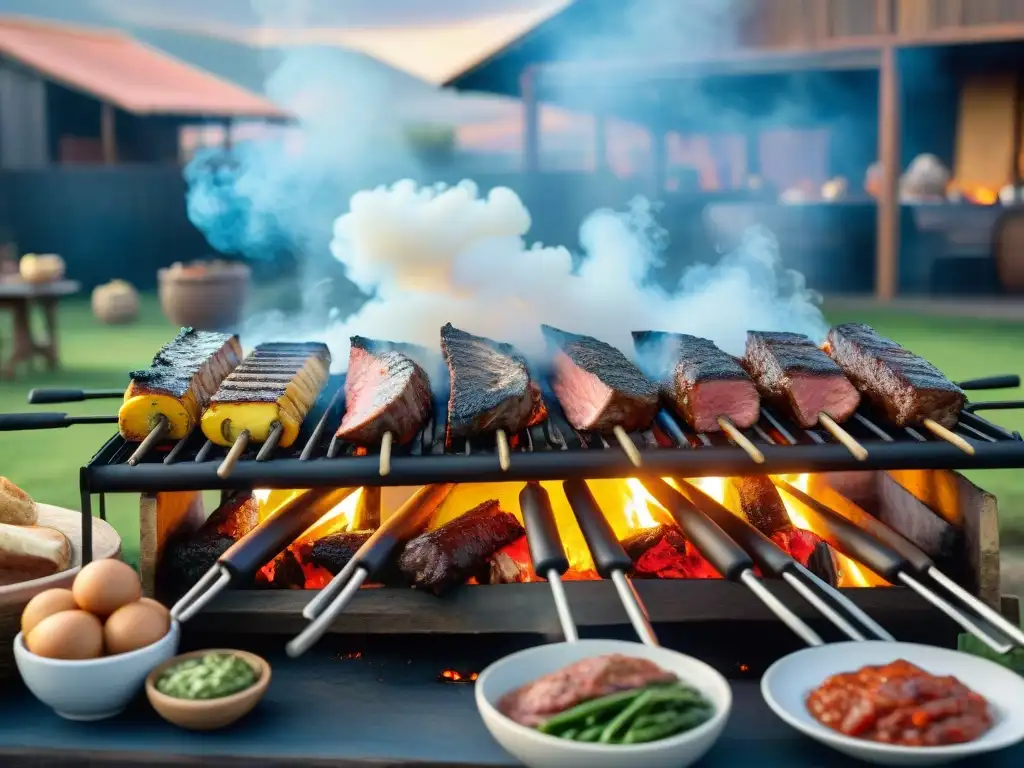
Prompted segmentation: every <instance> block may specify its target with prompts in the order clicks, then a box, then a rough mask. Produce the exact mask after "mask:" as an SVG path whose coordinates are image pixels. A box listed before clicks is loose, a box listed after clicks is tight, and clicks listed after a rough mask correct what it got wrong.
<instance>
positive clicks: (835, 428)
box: [818, 413, 868, 461]
mask: <svg viewBox="0 0 1024 768" xmlns="http://www.w3.org/2000/svg"><path fill="white" fill-rule="evenodd" d="M818 423H819V424H821V426H823V427H824V428H825V431H826V432H828V433H829V434H830V435H832V437H834V438H835V439H836V442H838V443H839V444H840V445H842V446H843V447H844V448H845V449H846V450H848V451H849V452H850V453H851V454H853V458H855V459H856V460H857V461H867V458H868V450H867V448H865V447H864V446H863V445H861V444H860V443H858V442H857V441H856V440H855V439H854V437H853V435H851V434H850V433H849V432H847V431H846V430H845V429H843V428H842V427H841V426H839V424H838V423H837V422H836V420H835V419H833V418H832V417H831V416H829V415H828V414H827V413H819V414H818Z"/></svg>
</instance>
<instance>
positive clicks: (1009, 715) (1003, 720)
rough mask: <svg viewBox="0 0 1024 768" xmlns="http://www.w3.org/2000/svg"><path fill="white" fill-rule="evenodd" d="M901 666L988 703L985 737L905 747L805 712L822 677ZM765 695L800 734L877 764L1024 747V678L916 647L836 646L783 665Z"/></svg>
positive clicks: (938, 761) (764, 683)
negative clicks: (950, 680)
mask: <svg viewBox="0 0 1024 768" xmlns="http://www.w3.org/2000/svg"><path fill="white" fill-rule="evenodd" d="M898 659H905V660H906V661H909V662H911V663H912V664H916V665H917V666H919V667H921V668H922V669H924V670H926V671H927V672H931V673H932V674H935V675H952V676H953V677H956V678H958V679H959V680H960V682H962V683H963V684H964V685H966V686H967V687H968V688H970V689H972V690H973V691H975V692H977V693H980V694H981V695H982V696H984V697H985V698H986V699H987V700H988V703H989V706H990V707H991V709H992V714H993V718H994V720H995V722H994V724H993V726H992V728H991V729H990V730H989V731H988V732H987V733H985V734H984V735H983V736H981V738H979V739H977V740H976V741H972V742H969V743H966V744H953V745H950V746H943V747H903V746H892V745H889V744H881V743H878V742H874V741H868V740H866V739H856V738H853V737H850V736H844V735H843V734H841V733H838V732H837V731H833V730H832V729H831V728H827V727H825V726H824V725H822V724H821V723H819V722H818V721H817V720H815V719H814V717H812V716H811V713H810V712H808V711H807V707H806V705H805V701H806V699H807V695H808V694H809V693H810V692H811V691H813V690H814V689H815V688H817V687H818V686H819V685H821V683H822V682H824V680H825V678H827V677H829V676H831V675H835V674H839V673H842V672H854V671H856V670H858V669H860V668H861V667H865V666H869V665H870V666H878V665H881V664H888V663H890V662H892V661H896V660H898ZM761 693H762V694H763V695H764V699H765V701H766V702H768V706H769V707H771V708H772V710H774V712H775V714H777V715H778V716H779V717H781V718H782V719H783V720H785V721H786V722H787V723H789V724H790V725H791V726H793V727H794V728H796V729H797V730H798V731H801V732H802V733H804V734H806V735H807V736H810V737H811V738H812V739H816V740H817V741H820V742H821V743H823V744H827V745H828V746H830V747H832V748H833V749H836V750H838V751H840V752H843V753H844V754H847V755H850V756H852V757H855V758H858V759H860V760H864V761H866V762H869V763H875V764H877V765H942V764H944V763H949V762H952V761H954V760H961V759H963V758H965V757H971V756H974V755H981V754H984V753H985V752H992V751H994V750H997V749H1002V748H1004V747H1008V746H1011V745H1012V744H1016V743H1017V742H1019V741H1021V740H1024V678H1022V677H1021V676H1019V675H1017V674H1016V673H1014V672H1012V671H1010V670H1008V669H1006V668H1004V667H1001V666H999V665H998V664H995V663H993V662H991V661H987V660H986V659H982V658H978V657H977V656H971V655H969V654H966V653H960V652H959V651H951V650H947V649H945V648H935V647H932V646H930V645H916V644H914V643H889V642H864V643H831V644H828V645H821V646H817V647H814V648H805V649H804V650H802V651H797V652H796V653H792V654H790V655H789V656H786V657H784V658H782V659H779V660H778V661H777V662H775V663H774V664H772V666H771V667H769V669H768V671H767V672H765V674H764V677H762V678H761Z"/></svg>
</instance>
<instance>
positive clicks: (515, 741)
mask: <svg viewBox="0 0 1024 768" xmlns="http://www.w3.org/2000/svg"><path fill="white" fill-rule="evenodd" d="M608 653H621V654H623V655H624V656H635V657H637V658H641V659H649V660H651V661H653V662H654V663H655V664H657V665H658V666H660V667H661V668H662V669H666V670H668V671H669V672H673V673H675V674H676V675H678V676H679V678H680V680H682V681H683V682H685V683H688V684H690V685H692V686H693V687H694V688H696V689H697V690H698V691H700V692H701V693H702V694H703V695H704V697H705V698H706V699H707V700H708V701H709V702H711V704H713V705H714V708H715V714H714V716H713V717H712V718H711V719H710V720H708V721H707V722H706V723H704V724H703V725H700V726H698V727H697V728H694V729H693V730H692V731H686V732H685V733H680V734H678V735H676V736H672V737H670V738H667V739H663V740H661V741H654V742H650V743H648V744H628V745H614V744H592V743H581V742H578V741H567V740H566V739H559V738H556V737H555V736H548V735H547V734H545V733H541V732H540V731H538V730H536V729H534V728H527V727H526V726H524V725H520V724H519V723H517V722H515V721H514V720H511V719H509V718H507V717H505V715H503V714H502V713H501V712H499V711H498V708H497V704H498V701H499V700H500V699H501V697H502V696H504V695H505V694H506V693H509V692H510V691H513V690H515V689H516V688H519V687H520V686H522V685H525V684H526V683H529V682H532V681H534V680H536V679H537V678H539V677H542V676H543V675H547V674H549V673H551V672H555V671H557V670H559V669H561V668H562V667H566V666H568V665H569V664H572V663H573V662H576V661H580V660H581V659H585V658H589V657H592V656H603V655H605V654H608ZM475 692H476V705H477V708H478V709H479V710H480V715H481V717H483V720H484V724H485V725H486V726H487V730H488V731H490V732H491V735H492V736H493V737H494V738H495V740H497V742H498V743H499V744H501V746H503V747H504V748H505V750H506V751H507V752H509V753H510V754H511V755H513V756H514V757H516V758H518V759H519V760H520V761H521V762H522V763H523V764H524V765H527V766H529V768H623V766H627V765H637V766H643V768H686V766H688V765H691V764H693V763H695V762H697V761H698V760H699V759H700V758H701V757H703V756H704V754H705V753H706V752H707V751H708V750H709V749H711V746H712V745H713V744H714V743H715V741H716V740H717V739H718V737H719V736H720V735H721V733H722V729H723V728H724V727H725V723H726V720H727V719H728V718H729V711H730V709H731V708H732V691H731V690H730V689H729V683H727V682H726V680H725V678H724V677H722V676H721V675H720V674H719V673H718V672H716V671H715V670H714V669H712V668H711V667H709V666H708V665H707V664H705V663H704V662H702V661H698V660H697V659H693V658H690V657H689V656H684V655H682V654H681V653H676V652H675V651H670V650H668V649H666V648H650V647H648V646H646V645H641V644H639V643H628V642H623V641H620V640H580V641H578V642H575V643H553V644H551V645H541V646H537V647H536V648H529V649H527V650H525V651H520V652H519V653H513V654H512V655H511V656H506V657H505V658H503V659H500V660H499V661H496V662H495V663H493V664H491V665H490V666H489V667H487V669H485V670H484V671H483V672H482V673H481V674H480V677H479V678H478V679H477V681H476V686H475Z"/></svg>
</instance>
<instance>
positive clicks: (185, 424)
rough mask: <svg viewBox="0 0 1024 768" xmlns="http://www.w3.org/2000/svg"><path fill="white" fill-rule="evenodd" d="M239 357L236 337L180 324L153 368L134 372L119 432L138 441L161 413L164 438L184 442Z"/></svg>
mask: <svg viewBox="0 0 1024 768" xmlns="http://www.w3.org/2000/svg"><path fill="white" fill-rule="evenodd" d="M241 359H242V347H241V345H240V344H239V342H238V337H237V336H232V335H231V334H227V333H211V332H208V331H197V330H194V329H192V328H182V329H181V331H180V332H179V333H178V335H177V336H175V337H174V339H172V340H171V341H170V342H168V343H167V344H165V345H164V346H163V347H161V348H160V351H159V352H157V353H156V356H155V357H154V358H153V363H152V365H151V366H150V367H149V368H147V369H146V370H143V371H133V372H132V373H131V379H132V380H131V382H130V383H129V384H128V388H127V389H126V390H125V393H124V402H123V403H122V404H121V408H120V410H119V411H118V413H117V423H118V429H119V430H120V432H121V436H122V437H124V438H125V439H126V440H131V441H135V442H140V441H142V440H144V439H145V438H146V436H147V435H148V434H149V433H150V432H151V431H153V429H154V428H155V427H156V426H157V424H159V423H160V421H161V417H163V418H165V419H166V420H167V431H166V434H165V437H166V438H167V439H168V440H180V439H181V438H183V437H184V436H185V435H187V434H188V433H189V431H190V430H191V429H192V428H193V427H195V426H196V425H197V424H199V420H200V418H201V416H202V413H203V410H204V409H205V408H206V406H207V404H208V403H209V402H210V398H211V397H212V396H213V393H214V392H216V391H217V387H219V386H220V384H221V382H222V381H224V379H225V378H227V376H228V374H229V373H231V372H232V371H233V370H234V369H235V367H236V366H237V365H238V362H239V360H241Z"/></svg>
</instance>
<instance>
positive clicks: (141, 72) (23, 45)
mask: <svg viewBox="0 0 1024 768" xmlns="http://www.w3.org/2000/svg"><path fill="white" fill-rule="evenodd" d="M0 56H4V57H7V58H10V59H14V60H16V61H18V62H20V63H21V64H22V65H23V66H26V67H28V68H30V69H33V70H35V71H37V72H39V73H40V74H41V75H43V76H44V77H46V78H47V79H50V80H53V81H54V82H57V83H60V84H62V85H66V86H68V87H71V88H74V89H77V90H80V91H84V92H86V93H89V94H91V95H92V96H95V97H96V98H97V99H100V100H101V101H105V102H108V103H110V104H113V105H114V106H117V107H120V108H121V109H124V110H126V111H127V112H132V113H134V114H137V115H181V116H197V117H198V116H204V117H205V116H208V117H253V118H273V119H288V118H289V115H288V113H287V112H285V111H283V110H281V109H280V108H279V107H277V106H275V105H274V104H273V103H271V102H270V101H268V100H267V99H265V98H263V97H262V96H257V95H256V94H254V93H250V92H249V91H247V90H245V89H244V88H240V87H239V86H237V85H234V84H232V83H229V82H227V81H225V80H221V79H220V78H218V77H215V76H214V75H211V74H209V73H208V72H204V71H203V70H201V69H197V68H196V67H193V66H190V65H188V64H186V63H184V62H182V61H179V60H177V59H175V58H173V57H171V56H168V55H167V54H165V53H161V52H159V51H156V50H154V49H152V48H148V47H146V46H145V45H143V44H141V43H139V42H138V41H136V40H133V39H132V38H131V37H129V36H127V35H124V34H121V33H119V32H113V31H108V30H97V29H91V28H86V27H77V26H70V25H63V24H51V23H44V22H39V21H36V20H32V19H24V18H4V17H0Z"/></svg>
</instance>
